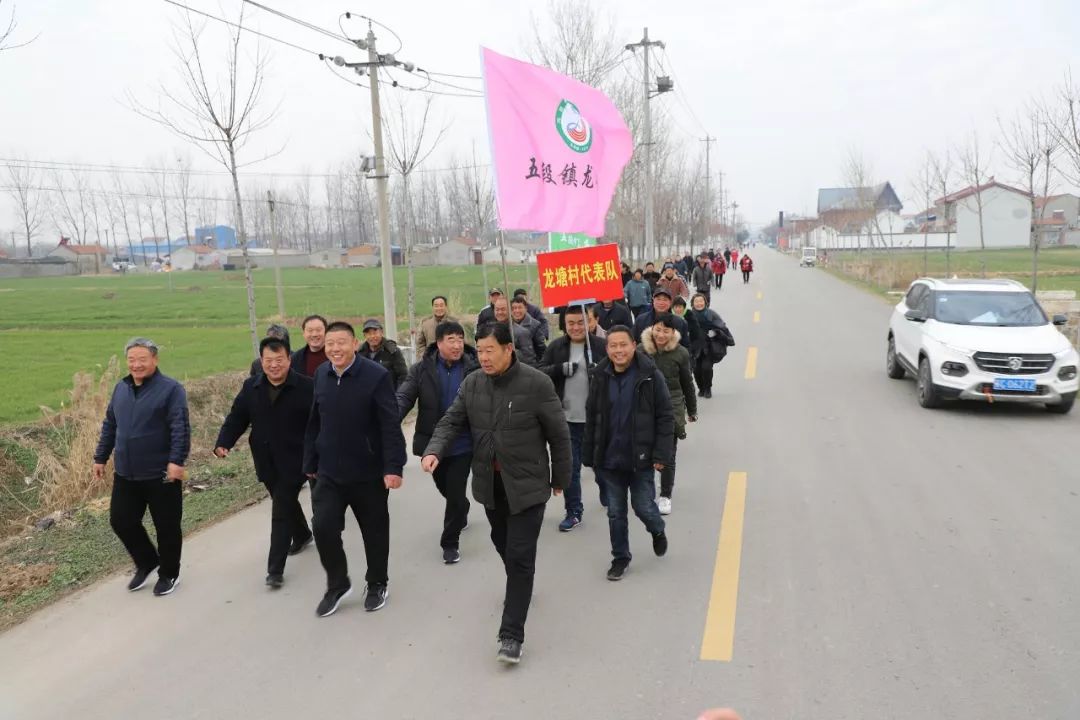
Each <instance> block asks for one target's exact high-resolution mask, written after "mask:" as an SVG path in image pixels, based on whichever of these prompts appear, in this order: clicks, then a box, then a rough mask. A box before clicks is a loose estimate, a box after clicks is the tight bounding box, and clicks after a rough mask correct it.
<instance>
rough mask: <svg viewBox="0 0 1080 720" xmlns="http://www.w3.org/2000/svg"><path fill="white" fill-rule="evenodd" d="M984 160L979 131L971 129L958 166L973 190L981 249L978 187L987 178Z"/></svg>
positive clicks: (980, 200) (980, 208) (981, 222)
mask: <svg viewBox="0 0 1080 720" xmlns="http://www.w3.org/2000/svg"><path fill="white" fill-rule="evenodd" d="M985 160H986V159H985V158H984V157H983V154H982V146H981V143H980V142H979V133H978V131H976V130H972V131H971V135H970V136H969V137H968V140H967V142H966V143H965V144H964V146H963V147H962V148H961V149H960V168H961V172H962V173H963V175H964V182H967V183H969V184H970V185H971V186H972V188H974V190H975V208H976V210H977V212H978V216H979V247H980V248H981V249H983V250H985V249H986V238H985V235H984V233H983V196H982V192H980V190H979V188H981V187H982V185H983V184H984V183H986V180H987V176H986V162H985Z"/></svg>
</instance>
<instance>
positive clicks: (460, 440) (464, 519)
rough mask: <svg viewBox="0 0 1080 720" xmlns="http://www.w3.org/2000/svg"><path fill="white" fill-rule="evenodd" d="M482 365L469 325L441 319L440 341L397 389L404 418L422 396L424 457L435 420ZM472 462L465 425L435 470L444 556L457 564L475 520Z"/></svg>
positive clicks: (418, 433) (416, 436)
mask: <svg viewBox="0 0 1080 720" xmlns="http://www.w3.org/2000/svg"><path fill="white" fill-rule="evenodd" d="M479 368H480V361H479V360H477V359H476V350H475V349H474V348H472V347H470V346H469V345H466V344H465V328H463V327H461V325H460V324H459V323H456V322H444V323H440V324H439V326H438V327H437V328H435V343H434V344H433V345H432V346H431V347H430V348H428V351H427V353H425V354H424V357H423V358H422V359H421V360H420V362H418V363H416V364H414V365H413V366H412V367H411V368H409V374H408V376H407V377H406V378H405V382H403V383H401V387H399V388H398V390H397V403H398V411H399V412H400V414H401V418H402V419H403V420H404V419H405V416H406V415H408V414H409V411H410V410H412V409H413V405H415V404H416V403H417V401H418V400H419V402H420V411H419V413H418V414H417V417H416V429H415V432H414V433H413V454H414V455H416V456H417V457H423V456H424V452H425V450H426V448H427V445H428V442H429V441H430V440H431V435H432V433H434V432H435V425H436V424H437V423H438V422H439V419H440V418H442V416H443V415H444V414H446V411H447V409H448V408H449V407H450V404H451V403H453V402H454V398H456V397H457V394H458V389H459V388H460V387H461V383H462V382H464V380H465V378H466V377H467V376H468V375H469V374H470V373H472V372H473V371H475V370H478V369H479ZM471 465H472V438H471V437H470V436H469V431H468V430H465V431H463V432H462V433H461V434H460V435H458V436H457V437H456V438H455V439H454V441H453V443H452V444H451V445H450V448H449V449H448V450H447V451H446V454H445V456H444V457H443V461H442V462H441V463H439V467H438V468H436V470H435V472H434V473H433V476H434V479H435V487H436V488H437V489H438V490H439V494H440V495H442V496H443V497H444V498H445V499H446V509H445V511H444V512H443V530H442V537H440V538H439V545H440V546H441V547H442V554H443V562H444V563H446V564H447V565H453V564H455V563H457V562H459V561H460V560H461V552H460V551H459V549H458V547H459V542H458V541H459V538H460V537H461V531H462V530H463V529H465V526H466V525H468V524H469V499H468V498H467V497H466V492H465V488H466V486H467V485H468V482H469V468H470V467H471Z"/></svg>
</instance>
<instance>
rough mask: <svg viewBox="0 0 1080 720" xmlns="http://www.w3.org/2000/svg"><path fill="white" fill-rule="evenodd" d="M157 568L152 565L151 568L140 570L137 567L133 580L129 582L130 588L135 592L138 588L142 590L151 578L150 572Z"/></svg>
mask: <svg viewBox="0 0 1080 720" xmlns="http://www.w3.org/2000/svg"><path fill="white" fill-rule="evenodd" d="M155 570H157V568H156V567H152V568H150V569H149V570H140V569H138V568H135V574H134V575H132V576H131V582H129V583H128V590H130V591H131V592H135V591H136V590H142V589H143V587H145V586H146V581H147V580H149V579H150V573H152V572H154V571H155Z"/></svg>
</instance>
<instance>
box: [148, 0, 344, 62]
mask: <svg viewBox="0 0 1080 720" xmlns="http://www.w3.org/2000/svg"><path fill="white" fill-rule="evenodd" d="M164 1H165V2H167V3H168V4H170V5H175V6H176V7H178V8H180V9H182V10H185V11H187V12H189V13H195V14H196V15H202V16H203V17H205V18H209V19H211V20H216V21H218V22H219V23H224V24H225V25H229V26H231V27H234V28H236V29H237V30H243V31H244V32H249V33H251V34H253V35H258V36H259V37H264V38H266V39H267V40H273V41H274V42H276V43H281V44H282V45H288V46H289V47H291V48H295V49H296V50H299V51H300V52H304V53H310V54H311V55H322V54H323V53H318V52H315V51H314V50H311V49H309V48H305V47H301V46H299V45H296V44H295V43H291V42H289V41H288V40H282V39H281V38H279V37H274V36H273V35H268V34H267V33H264V32H259V31H258V30H252V29H251V28H249V27H244V26H243V25H239V24H237V23H234V22H232V21H231V20H226V19H225V18H221V17H218V16H217V15H211V14H210V13H207V12H203V11H202V10H196V9H195V8H193V7H188V6H187V5H184V4H183V3H179V2H177V1H176V0H164Z"/></svg>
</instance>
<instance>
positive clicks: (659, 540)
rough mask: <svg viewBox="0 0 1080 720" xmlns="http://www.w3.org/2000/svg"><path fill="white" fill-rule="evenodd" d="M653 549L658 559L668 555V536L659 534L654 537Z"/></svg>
mask: <svg viewBox="0 0 1080 720" xmlns="http://www.w3.org/2000/svg"><path fill="white" fill-rule="evenodd" d="M652 549H653V552H654V553H656V557H664V555H665V554H666V553H667V535H665V534H664V533H663V532H658V533H656V534H655V535H653V536H652Z"/></svg>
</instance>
